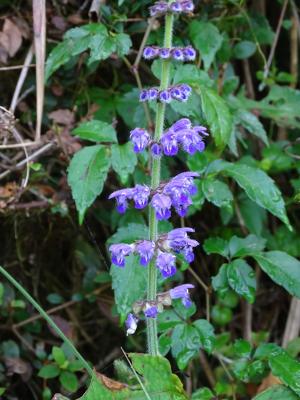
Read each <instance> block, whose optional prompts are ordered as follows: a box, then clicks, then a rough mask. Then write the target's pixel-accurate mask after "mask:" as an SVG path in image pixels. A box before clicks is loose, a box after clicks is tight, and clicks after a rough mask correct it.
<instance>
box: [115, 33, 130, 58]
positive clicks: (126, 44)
mask: <svg viewBox="0 0 300 400" xmlns="http://www.w3.org/2000/svg"><path fill="white" fill-rule="evenodd" d="M115 41H116V49H117V53H118V56H119V57H122V56H125V55H126V54H128V53H129V50H130V47H131V46H132V42H131V39H130V36H129V35H127V34H126V33H118V34H117V35H116V37H115Z"/></svg>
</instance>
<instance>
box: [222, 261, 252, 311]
mask: <svg viewBox="0 0 300 400" xmlns="http://www.w3.org/2000/svg"><path fill="white" fill-rule="evenodd" d="M227 279H228V283H229V285H230V286H231V288H232V289H233V290H235V291H236V292H237V293H238V294H239V295H241V296H243V297H244V298H245V299H246V300H247V301H249V302H250V303H253V302H254V300H255V291H256V279H255V272H254V271H253V269H252V268H251V267H250V265H249V264H247V263H246V261H244V260H234V261H232V262H231V263H230V264H228V266H227Z"/></svg>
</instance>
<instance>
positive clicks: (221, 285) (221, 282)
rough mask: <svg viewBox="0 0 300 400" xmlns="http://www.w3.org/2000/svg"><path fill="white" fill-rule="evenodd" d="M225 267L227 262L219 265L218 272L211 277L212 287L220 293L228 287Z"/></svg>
mask: <svg viewBox="0 0 300 400" xmlns="http://www.w3.org/2000/svg"><path fill="white" fill-rule="evenodd" d="M227 268H228V264H223V265H221V267H220V269H219V272H218V273H217V275H216V276H213V277H212V281H211V283H212V287H213V288H214V289H215V290H216V291H218V292H221V293H224V292H226V291H227V290H228V288H229V283H228V278H227Z"/></svg>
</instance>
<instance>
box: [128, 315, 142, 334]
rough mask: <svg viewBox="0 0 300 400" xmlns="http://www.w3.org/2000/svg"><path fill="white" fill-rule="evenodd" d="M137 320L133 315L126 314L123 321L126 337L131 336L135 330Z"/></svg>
mask: <svg viewBox="0 0 300 400" xmlns="http://www.w3.org/2000/svg"><path fill="white" fill-rule="evenodd" d="M138 321H139V319H138V318H137V317H136V316H135V315H134V314H131V313H130V314H128V315H127V319H126V321H125V325H126V328H127V331H126V335H127V336H128V335H133V334H134V333H135V331H136V328H137V323H138Z"/></svg>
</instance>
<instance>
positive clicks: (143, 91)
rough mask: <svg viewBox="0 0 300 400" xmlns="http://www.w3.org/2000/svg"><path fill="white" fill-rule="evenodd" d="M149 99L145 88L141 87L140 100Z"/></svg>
mask: <svg viewBox="0 0 300 400" xmlns="http://www.w3.org/2000/svg"><path fill="white" fill-rule="evenodd" d="M147 100H149V92H148V90H146V89H143V90H142V91H141V93H140V101H141V102H144V101H147Z"/></svg>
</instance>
